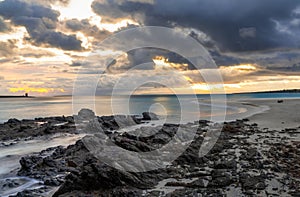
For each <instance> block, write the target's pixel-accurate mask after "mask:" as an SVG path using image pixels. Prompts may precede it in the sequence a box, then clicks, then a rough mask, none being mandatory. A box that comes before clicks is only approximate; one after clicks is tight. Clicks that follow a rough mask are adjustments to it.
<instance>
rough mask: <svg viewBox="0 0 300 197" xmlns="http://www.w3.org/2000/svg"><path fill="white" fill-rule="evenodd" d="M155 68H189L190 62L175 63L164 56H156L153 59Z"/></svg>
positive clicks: (180, 69)
mask: <svg viewBox="0 0 300 197" xmlns="http://www.w3.org/2000/svg"><path fill="white" fill-rule="evenodd" d="M152 60H153V62H154V64H155V69H170V68H173V69H176V70H179V71H184V70H188V64H185V63H173V62H169V60H168V59H167V58H165V57H163V56H156V57H154V58H153V59H152Z"/></svg>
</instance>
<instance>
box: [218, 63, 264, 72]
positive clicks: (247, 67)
mask: <svg viewBox="0 0 300 197" xmlns="http://www.w3.org/2000/svg"><path fill="white" fill-rule="evenodd" d="M219 69H220V70H224V71H239V72H254V71H256V70H257V69H258V65H256V64H241V65H234V66H220V68H219Z"/></svg>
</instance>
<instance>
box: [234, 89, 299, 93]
mask: <svg viewBox="0 0 300 197" xmlns="http://www.w3.org/2000/svg"><path fill="white" fill-rule="evenodd" d="M253 93H256V94H263V93H300V89H288V90H273V91H261V92H241V93H234V94H253Z"/></svg>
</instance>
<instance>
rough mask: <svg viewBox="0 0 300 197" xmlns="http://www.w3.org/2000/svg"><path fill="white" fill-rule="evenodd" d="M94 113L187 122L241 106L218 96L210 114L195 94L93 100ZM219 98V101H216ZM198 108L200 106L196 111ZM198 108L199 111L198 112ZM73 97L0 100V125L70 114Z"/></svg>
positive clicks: (235, 110) (247, 96)
mask: <svg viewBox="0 0 300 197" xmlns="http://www.w3.org/2000/svg"><path fill="white" fill-rule="evenodd" d="M95 98H96V99H95V106H96V109H95V111H96V114H97V115H99V116H101V115H111V114H141V113H142V112H144V111H149V110H150V111H153V112H155V113H158V114H159V115H163V116H166V115H167V116H168V117H169V118H170V119H172V120H173V121H177V120H178V119H179V118H181V116H182V114H184V117H185V118H186V119H191V120H192V119H195V118H197V119H201V118H207V117H210V116H216V115H217V114H218V113H223V111H224V108H226V112H227V114H234V113H240V111H241V110H243V109H241V108H240V107H237V106H235V105H232V102H231V103H229V104H228V105H227V106H225V105H224V103H223V100H222V99H221V98H222V97H221V96H216V98H215V100H214V103H213V106H214V107H215V108H214V109H215V110H214V111H213V112H212V108H211V106H212V105H211V104H212V103H211V96H210V95H197V98H195V97H193V96H191V95H181V96H180V98H177V96H176V95H142V96H132V97H131V98H130V99H129V100H126V98H124V97H114V98H113V100H112V99H111V97H109V96H97V97H95ZM219 98H220V102H219V101H218V99H219ZM226 98H227V101H237V100H249V99H282V98H300V93H249V94H230V95H226ZM80 102H81V104H82V105H80V107H81V106H83V107H86V108H90V106H89V105H88V104H86V103H87V102H88V99H86V98H82V100H80ZM197 107H199V108H198V109H197ZM199 109H200V110H199ZM76 112H77V111H76V110H75V111H74V112H73V106H72V97H71V96H60V97H36V98H0V122H4V121H7V120H8V119H9V118H18V119H32V118H36V117H48V116H61V115H73V114H74V113H76Z"/></svg>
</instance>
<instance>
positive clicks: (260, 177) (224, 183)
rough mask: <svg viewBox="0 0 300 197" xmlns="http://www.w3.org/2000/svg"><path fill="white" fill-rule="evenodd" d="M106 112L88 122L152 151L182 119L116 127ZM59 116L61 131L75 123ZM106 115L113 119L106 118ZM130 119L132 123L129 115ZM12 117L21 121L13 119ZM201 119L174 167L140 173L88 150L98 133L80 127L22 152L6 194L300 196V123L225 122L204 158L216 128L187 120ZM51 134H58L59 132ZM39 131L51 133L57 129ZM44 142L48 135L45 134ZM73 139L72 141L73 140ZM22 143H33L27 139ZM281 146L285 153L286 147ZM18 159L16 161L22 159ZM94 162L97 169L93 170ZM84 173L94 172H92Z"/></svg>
mask: <svg viewBox="0 0 300 197" xmlns="http://www.w3.org/2000/svg"><path fill="white" fill-rule="evenodd" d="M84 114H86V113H84ZM65 118H66V117H65ZM99 118H100V119H99ZM99 118H97V119H96V120H95V119H90V121H88V122H86V126H84V127H83V128H86V129H88V130H86V131H91V132H93V129H92V128H93V126H92V125H94V124H95V122H94V121H99V123H100V125H101V127H102V128H103V131H102V132H104V133H105V134H106V136H107V137H108V138H109V139H111V140H113V142H114V143H117V144H118V146H121V147H122V148H125V149H127V150H130V151H142V152H144V151H149V150H152V149H156V148H157V147H160V146H161V143H162V144H165V143H167V142H169V139H170V138H172V137H173V135H174V133H173V132H174V129H176V128H177V127H178V126H177V125H174V124H165V125H164V126H163V127H160V126H155V127H149V125H150V126H151V125H152V123H151V121H150V122H149V124H148V126H147V125H143V124H132V123H129V124H128V125H126V126H125V127H124V129H125V130H123V131H122V129H120V128H116V127H115V126H116V125H115V123H113V122H110V121H111V120H112V119H107V117H99ZM110 118H113V117H110ZM57 120H60V119H58V118H57V117H56V118H55V119H52V121H54V122H52V124H50V125H48V128H49V127H50V128H55V129H54V130H55V131H59V130H57V127H60V129H62V128H66V127H68V128H70V125H69V126H68V124H61V123H57V122H56V121H57ZM104 120H108V121H109V122H106V123H105V122H103V121H104ZM124 120H126V119H124ZM39 121H41V120H39ZM122 122H123V123H124V121H122ZM11 124H16V123H13V122H12V123H11ZM144 126H145V127H144ZM146 126H147V127H146ZM195 126H197V127H199V129H197V135H196V138H195V139H194V140H193V142H192V143H191V144H190V145H189V147H188V148H187V149H186V150H185V151H184V152H183V153H182V155H181V156H180V157H178V158H177V159H176V160H175V161H173V162H172V163H169V164H168V165H167V166H166V169H157V170H154V171H149V172H148V171H147V172H140V173H132V172H123V171H122V170H121V171H120V170H118V169H115V168H112V167H110V166H108V165H107V164H106V163H103V162H102V160H100V161H99V160H98V159H97V158H95V155H92V154H91V152H90V151H88V150H89V148H88V147H89V144H90V143H88V144H86V142H92V141H93V139H94V137H95V136H94V137H92V138H89V137H88V136H87V137H84V138H82V139H81V140H78V141H77V140H76V136H77V137H78V134H73V135H74V137H75V138H74V143H75V141H76V143H75V144H73V143H71V141H72V140H71V141H70V143H66V142H65V143H64V144H65V146H64V147H63V146H56V145H59V144H60V143H56V144H53V146H54V147H52V148H47V149H45V148H46V147H45V148H43V147H41V149H44V150H43V151H41V152H39V151H38V150H37V149H36V150H35V151H34V153H31V154H26V155H20V157H22V158H21V159H20V167H19V168H17V169H15V170H14V171H12V172H11V174H10V177H5V179H0V187H2V188H4V189H3V191H2V193H1V192H0V195H1V196H7V195H16V194H17V193H19V195H25V194H27V195H30V196H41V195H45V196H47V195H49V194H50V193H51V194H53V195H54V196H60V195H62V196H69V195H73V196H89V195H90V194H91V192H92V193H93V195H100V196H105V195H112V194H114V195H122V196H124V195H125V196H126V195H132V194H135V196H142V195H144V196H167V195H170V194H172V195H175V196H193V195H195V191H196V193H198V194H201V195H229V196H240V195H254V196H255V195H259V196H268V195H281V196H282V195H283V196H294V195H297V194H298V193H299V192H300V188H299V187H296V188H295V187H294V185H295V184H296V185H297V184H298V185H300V182H299V180H298V179H297V175H299V173H300V171H299V169H298V168H297V167H296V168H291V167H290V165H291V164H293V165H295V166H297V163H299V165H300V154H298V153H300V152H299V148H298V147H297V146H298V143H299V144H300V129H294V130H288V131H286V132H284V133H282V132H281V131H272V130H262V129H260V128H259V127H257V125H256V124H252V123H251V122H248V121H247V120H237V121H234V122H230V123H225V124H224V125H223V129H222V132H221V135H220V137H219V139H218V141H217V143H216V144H215V145H214V147H213V149H212V150H211V151H210V152H209V153H208V154H207V155H205V157H204V158H205V160H204V158H201V157H199V155H198V151H199V149H200V146H201V144H202V143H203V141H204V137H205V136H207V137H209V135H211V134H209V132H208V129H209V127H210V123H209V122H208V121H203V120H202V121H197V122H194V123H190V124H186V125H184V128H186V129H187V133H189V131H190V130H192V129H193V128H195ZM211 126H213V125H211ZM112 128H113V129H112ZM129 128H131V129H134V131H131V130H130V129H129ZM153 129H154V131H155V132H154V134H153ZM129 130H130V132H129ZM141 132H146V133H147V132H149V133H152V135H150V136H149V135H148V136H144V137H141V138H140V137H138V138H137V137H135V136H136V135H135V134H138V133H141ZM99 134H100V133H99ZM133 134H134V135H133ZM47 135H49V134H47ZM50 135H51V136H55V135H56V134H55V133H52V134H50ZM65 135H69V134H65ZM151 136H152V137H151ZM57 137H58V138H57V139H58V140H63V138H64V135H62V136H61V137H59V135H58V136H57ZM71 137H72V136H71ZM37 138H39V139H42V138H44V140H45V139H48V140H49V139H51V138H49V136H48V137H46V136H40V137H37ZM54 139H55V138H54ZM32 140H36V139H29V140H28V141H21V142H19V143H21V144H19V145H22V143H23V142H24V143H25V144H26V143H29V144H30V143H31V142H34V141H32ZM86 140H88V141H86ZM90 140H92V141H90ZM62 142H63V141H62ZM94 142H97V140H96V141H94ZM41 143H43V141H42V140H41ZM68 144H72V145H69V146H66V145H68ZM17 145H18V143H17V144H7V146H4V147H0V150H1V149H2V150H4V149H3V148H7V149H10V148H16V146H17ZM50 146H51V145H50ZM22 147H25V146H23V145H22ZM22 151H25V150H22ZM26 151H28V150H26ZM291 151H292V152H295V154H293V155H292V156H289V160H287V159H286V157H285V155H286V153H289V152H291ZM297 151H298V152H297ZM13 152H14V151H12V152H11V153H13ZM281 152H283V153H282V154H280V155H278V153H281ZM11 153H9V152H7V154H6V155H7V156H8V155H10V156H9V157H6V156H5V157H3V158H13V157H12V155H11ZM172 153H173V152H172ZM0 162H1V158H0ZM11 162H16V160H15V161H11ZM117 162H118V161H117ZM119 162H121V161H119ZM148 162H149V161H148ZM290 162H291V163H290ZM245 164H246V165H245ZM279 164H280V165H279ZM1 166H2V165H1ZM133 167H134V166H133ZM89 169H94V170H92V171H90V170H89ZM66 172H68V173H66ZM183 172H184V173H183ZM298 172H299V173H298ZM67 174H69V175H67ZM81 174H82V175H83V174H88V175H89V176H88V177H85V176H82V175H81ZM112 175H113V176H112ZM1 181H2V182H1ZM3 181H5V183H6V182H8V183H9V184H11V185H12V186H11V188H10V187H6V186H4V185H5V183H3ZM90 181H92V183H93V184H92V183H91V182H90ZM14 184H16V185H14ZM75 190H76V191H75ZM6 194H7V195H6Z"/></svg>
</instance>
